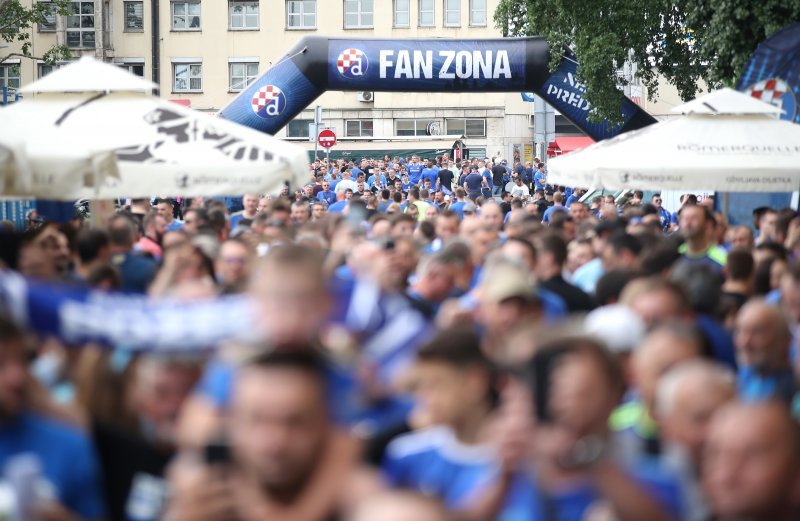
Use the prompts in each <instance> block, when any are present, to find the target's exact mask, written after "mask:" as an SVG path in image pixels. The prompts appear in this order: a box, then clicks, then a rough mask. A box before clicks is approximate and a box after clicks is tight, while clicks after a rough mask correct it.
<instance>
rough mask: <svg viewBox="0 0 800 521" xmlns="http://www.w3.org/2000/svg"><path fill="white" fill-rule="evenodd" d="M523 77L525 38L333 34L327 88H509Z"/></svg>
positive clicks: (519, 84) (522, 82)
mask: <svg viewBox="0 0 800 521" xmlns="http://www.w3.org/2000/svg"><path fill="white" fill-rule="evenodd" d="M525 85H526V82H525V41H524V40H422V41H420V40H332V41H331V44H330V47H329V49H328V88H329V89H332V90H333V89H335V90H365V91H376V90H377V91H402V92H433V91H461V92H468V91H482V92H486V91H502V92H506V91H510V92H513V91H514V90H521V89H523V88H524V86H525Z"/></svg>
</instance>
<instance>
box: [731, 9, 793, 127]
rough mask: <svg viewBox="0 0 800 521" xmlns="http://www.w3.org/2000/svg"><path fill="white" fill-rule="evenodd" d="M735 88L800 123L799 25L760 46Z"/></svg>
mask: <svg viewBox="0 0 800 521" xmlns="http://www.w3.org/2000/svg"><path fill="white" fill-rule="evenodd" d="M736 88H737V89H739V90H740V91H743V92H746V93H748V94H750V95H751V96H753V97H754V98H757V99H760V100H762V101H765V102H767V103H771V104H772V105H775V106H776V107H779V108H780V109H782V110H783V115H782V116H781V119H785V120H787V121H792V122H794V123H800V111H798V104H797V100H798V99H800V23H796V24H793V25H790V26H789V27H786V28H784V29H782V30H780V31H778V32H777V33H775V34H774V35H772V36H771V37H770V38H767V39H766V40H764V41H763V42H761V44H760V45H759V46H758V48H757V49H756V52H755V53H753V56H752V57H751V58H750V61H749V62H748V63H747V68H746V69H745V71H744V74H742V77H741V79H740V80H739V84H738V85H737V86H736Z"/></svg>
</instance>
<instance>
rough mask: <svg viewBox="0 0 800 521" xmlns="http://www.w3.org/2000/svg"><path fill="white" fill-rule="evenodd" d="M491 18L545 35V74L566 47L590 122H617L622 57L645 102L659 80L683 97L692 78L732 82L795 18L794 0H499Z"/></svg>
mask: <svg viewBox="0 0 800 521" xmlns="http://www.w3.org/2000/svg"><path fill="white" fill-rule="evenodd" d="M494 20H495V23H496V25H497V26H498V28H500V29H501V30H503V32H504V34H505V35H507V36H526V35H538V36H543V37H545V38H546V39H547V41H548V42H549V43H550V49H551V61H550V68H551V69H555V68H556V67H558V64H559V63H560V61H561V58H562V57H563V54H564V51H565V49H567V48H569V49H571V50H572V51H573V52H574V53H575V54H576V56H577V58H578V62H579V66H578V74H579V75H580V77H581V79H582V80H583V81H584V82H585V83H586V87H587V89H586V94H585V97H586V99H587V100H588V101H589V103H591V104H592V105H593V106H594V107H595V111H594V112H593V114H592V116H593V119H595V120H596V119H600V118H605V119H609V120H612V121H619V120H620V119H621V115H620V114H619V103H620V99H621V98H620V97H621V93H620V91H619V89H618V88H617V85H625V82H626V80H625V78H621V77H619V76H618V74H617V70H618V68H619V67H621V66H622V64H623V62H624V61H625V60H626V59H630V60H631V61H632V62H633V63H635V64H636V66H637V68H638V76H639V78H640V80H641V81H642V83H643V84H644V86H645V87H647V89H648V94H649V96H650V98H651V99H653V98H654V97H655V96H657V93H658V89H657V84H658V77H659V75H663V76H664V77H665V78H666V79H667V81H669V82H670V83H672V84H673V85H675V86H676V87H677V89H678V92H679V93H680V95H681V97H682V98H683V99H685V100H688V99H691V98H693V97H695V95H696V94H697V90H698V88H697V83H698V80H704V81H705V82H706V83H707V84H708V85H709V86H711V87H717V86H720V85H723V84H724V85H733V84H734V83H735V82H736V80H737V78H738V77H739V75H741V73H742V72H743V70H744V67H745V65H746V64H747V60H748V59H749V58H750V56H751V55H752V53H753V51H755V49H756V47H757V46H758V44H759V43H760V42H762V41H763V40H764V39H765V38H767V37H768V36H770V35H771V34H773V33H775V32H776V31H778V30H779V29H781V28H782V27H785V26H787V25H790V24H791V23H793V22H796V21H798V20H800V0H759V2H752V0H580V1H579V0H500V5H499V6H498V8H497V11H496V12H495V16H494Z"/></svg>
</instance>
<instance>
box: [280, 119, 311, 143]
mask: <svg viewBox="0 0 800 521" xmlns="http://www.w3.org/2000/svg"><path fill="white" fill-rule="evenodd" d="M311 123H314V120H313V119H293V120H291V121H290V122H289V124H288V125H286V137H304V138H306V139H308V126H309V125H310V124H311Z"/></svg>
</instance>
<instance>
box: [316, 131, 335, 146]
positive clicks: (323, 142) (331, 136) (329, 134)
mask: <svg viewBox="0 0 800 521" xmlns="http://www.w3.org/2000/svg"><path fill="white" fill-rule="evenodd" d="M317 143H319V146H321V147H322V148H331V147H332V146H333V145H335V144H336V132H334V131H333V130H331V129H329V128H325V129H322V130H320V131H319V134H318V135H317Z"/></svg>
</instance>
